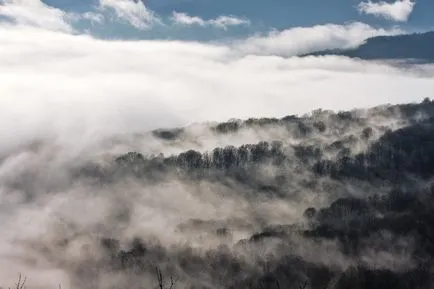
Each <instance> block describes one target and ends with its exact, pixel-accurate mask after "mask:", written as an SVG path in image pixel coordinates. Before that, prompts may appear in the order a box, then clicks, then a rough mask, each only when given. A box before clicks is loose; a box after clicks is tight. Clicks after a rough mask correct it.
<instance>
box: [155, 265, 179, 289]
mask: <svg viewBox="0 0 434 289" xmlns="http://www.w3.org/2000/svg"><path fill="white" fill-rule="evenodd" d="M155 269H156V274H157V281H158V287H157V288H158V289H173V287H174V286H175V284H176V280H174V279H173V276H170V285H169V286H166V285H165V283H166V282H165V281H164V277H163V273H162V272H161V269H160V268H159V267H158V266H157V267H155Z"/></svg>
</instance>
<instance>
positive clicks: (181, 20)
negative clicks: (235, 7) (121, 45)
mask: <svg viewBox="0 0 434 289" xmlns="http://www.w3.org/2000/svg"><path fill="white" fill-rule="evenodd" d="M172 21H173V22H174V23H175V24H180V25H199V26H214V27H218V28H222V29H227V28H228V27H229V26H239V25H250V21H249V20H247V19H242V18H238V17H235V16H219V17H217V18H215V19H209V20H204V19H202V18H200V17H198V16H190V15H188V14H186V13H180V12H176V11H174V12H173V13H172Z"/></svg>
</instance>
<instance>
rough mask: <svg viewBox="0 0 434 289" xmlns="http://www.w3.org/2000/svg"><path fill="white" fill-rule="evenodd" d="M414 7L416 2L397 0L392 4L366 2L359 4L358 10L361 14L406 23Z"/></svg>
mask: <svg viewBox="0 0 434 289" xmlns="http://www.w3.org/2000/svg"><path fill="white" fill-rule="evenodd" d="M415 5H416V2H414V1H413V0H398V1H396V2H393V3H388V2H384V1H380V2H372V1H368V2H362V3H360V4H359V5H358V9H359V11H360V12H361V13H365V14H371V15H374V16H376V17H382V18H385V19H388V20H393V21H397V22H406V21H407V20H408V18H409V17H410V14H411V13H412V12H413V9H414V6H415Z"/></svg>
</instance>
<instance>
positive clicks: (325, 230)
mask: <svg viewBox="0 0 434 289" xmlns="http://www.w3.org/2000/svg"><path fill="white" fill-rule="evenodd" d="M106 142H107V143H106V145H105V146H102V147H98V148H99V149H100V150H101V151H102V152H103V153H100V154H97V153H95V151H94V150H89V151H88V153H86V154H83V155H82V156H81V157H78V158H77V157H74V158H68V157H65V152H60V151H59V149H58V148H56V147H55V146H53V145H52V144H50V143H49V141H47V140H41V141H40V142H37V143H33V144H32V145H30V146H27V147H23V148H22V149H21V150H20V151H15V152H13V153H10V154H9V155H8V156H4V157H3V158H2V164H1V166H2V176H1V183H2V189H3V190H5V189H6V188H7V189H8V190H9V191H11V192H15V193H13V194H12V195H11V196H10V199H9V200H10V202H11V203H14V204H19V206H20V213H21V212H22V215H20V214H19V213H18V212H16V211H15V212H13V211H10V212H8V211H5V212H2V214H10V215H11V218H10V219H7V221H6V223H5V225H4V226H5V227H6V228H8V227H14V228H18V231H20V233H18V234H16V235H14V236H10V238H6V239H5V240H7V242H5V241H3V242H4V243H3V245H4V246H5V248H8V247H7V246H10V248H12V247H11V244H13V248H14V249H13V250H12V251H11V254H10V258H8V259H7V260H3V261H2V262H6V263H9V264H10V268H11V274H15V275H12V276H11V277H15V276H16V275H17V274H18V272H12V271H13V270H12V269H14V268H21V269H22V268H25V269H27V270H26V271H23V272H21V273H23V274H26V275H27V276H28V277H29V280H27V285H28V286H29V288H30V287H32V288H38V285H37V284H38V277H37V276H42V275H44V274H48V273H46V272H50V274H51V275H50V276H58V279H57V280H56V279H55V278H53V280H51V281H50V282H52V285H53V286H57V284H62V286H65V287H68V288H82V289H87V288H89V289H90V288H155V286H160V287H159V288H171V287H172V288H203V289H205V288H209V289H211V288H212V289H214V288H228V289H229V288H233V289H235V288H237V289H238V288H251V289H256V288H258V289H260V288H276V289H280V288H318V289H325V288H336V289H344V288H348V289H355V288H356V289H357V288H366V289H368V288H369V289H375V288H378V289H383V288H412V289H414V288H432V286H433V285H432V284H434V279H433V278H434V272H433V269H434V267H433V265H434V264H433V261H432V260H434V258H433V257H434V184H433V182H432V180H433V176H434V102H433V101H431V100H429V99H425V100H423V101H422V102H421V103H411V104H401V105H384V106H379V107H374V108H370V109H355V110H352V111H342V112H332V111H326V110H315V111H312V112H311V113H309V114H306V115H303V116H296V115H290V116H286V117H283V118H279V119H274V118H258V119H247V120H230V121H228V122H224V123H201V124H192V125H190V126H187V127H183V128H171V129H158V130H154V131H151V132H149V133H145V134H138V135H134V136H130V137H125V136H119V137H117V138H114V139H108V140H106ZM144 144H147V145H144ZM140 147H142V148H146V149H143V150H140V149H138V148H140ZM127 148H136V149H135V150H128V149H127ZM60 156H62V157H60ZM41 167H44V169H41ZM8 168H9V170H8ZM11 168H12V169H11ZM8 171H9V172H12V173H9V174H8V173H7V172H8ZM27 219H31V221H32V222H36V224H39V226H42V227H43V228H44V230H43V232H42V233H41V232H39V231H38V230H33V229H32V228H33V226H34V225H26V224H27V223H26V222H27V221H26V220H27ZM20 228H21V229H20ZM16 248H19V249H18V250H17V249H16ZM44 272H45V273H44ZM32 278H33V283H32ZM45 280H46V279H45ZM21 282H22V281H21ZM41 284H42V283H41ZM44 285H45V286H46V283H45V284H44ZM17 286H18V287H19V285H17ZM41 286H42V285H41ZM41 288H42V287H41ZM53 288H54V287H53Z"/></svg>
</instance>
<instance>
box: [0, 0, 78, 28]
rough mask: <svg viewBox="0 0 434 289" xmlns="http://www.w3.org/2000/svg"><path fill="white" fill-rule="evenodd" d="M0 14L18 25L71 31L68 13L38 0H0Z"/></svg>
mask: <svg viewBox="0 0 434 289" xmlns="http://www.w3.org/2000/svg"><path fill="white" fill-rule="evenodd" d="M0 16H5V17H7V18H9V19H11V20H13V21H14V22H15V23H17V24H20V25H29V26H35V27H41V28H45V29H49V30H55V31H67V32H71V31H72V30H73V29H72V27H71V26H70V24H69V23H68V22H67V19H68V14H67V13H66V12H64V11H62V10H60V9H57V8H54V7H51V6H48V5H46V4H44V3H43V2H42V1H40V0H0Z"/></svg>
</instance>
